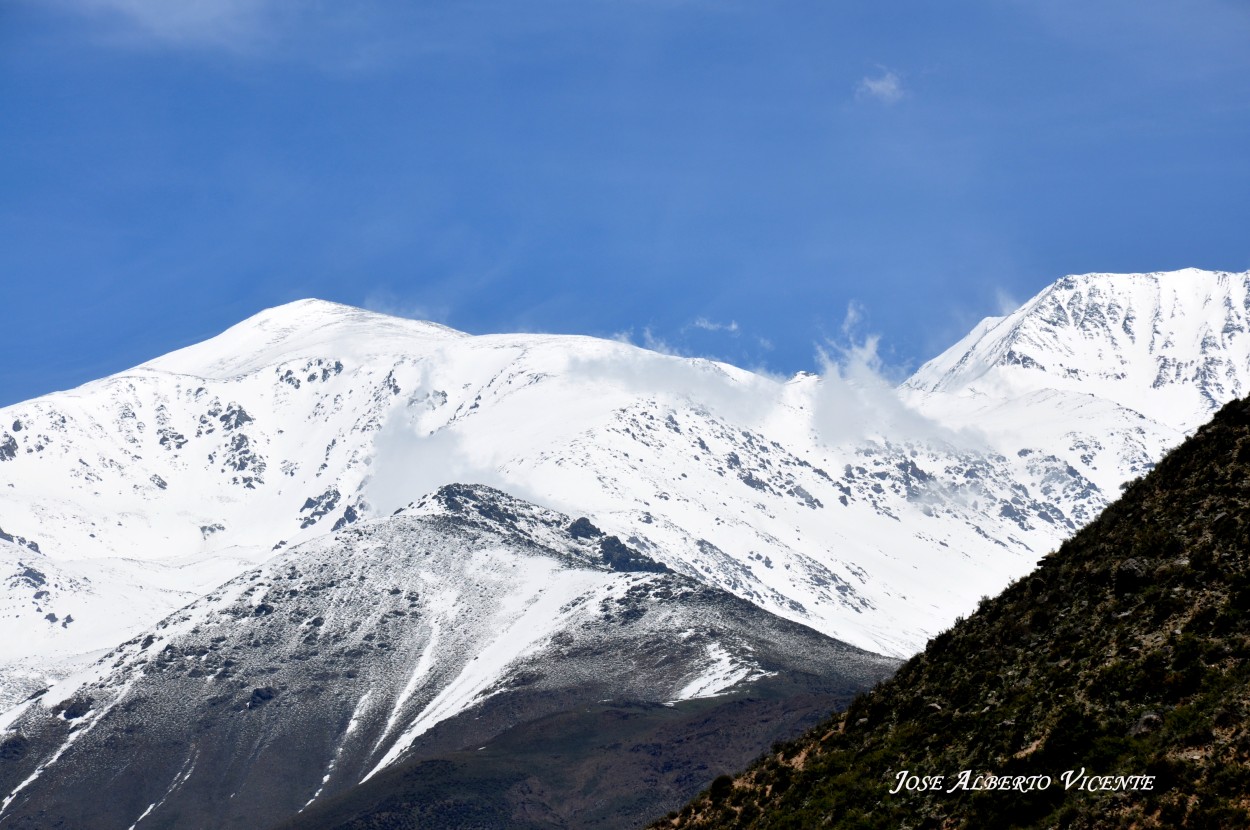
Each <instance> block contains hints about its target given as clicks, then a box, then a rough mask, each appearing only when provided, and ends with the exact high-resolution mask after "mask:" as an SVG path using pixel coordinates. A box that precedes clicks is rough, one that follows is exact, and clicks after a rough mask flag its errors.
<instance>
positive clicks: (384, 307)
mask: <svg viewBox="0 0 1250 830" xmlns="http://www.w3.org/2000/svg"><path fill="white" fill-rule="evenodd" d="M364 307H365V308H366V309H368V310H369V311H376V312H378V313H379V314H389V315H391V316H392V317H406V318H408V319H409V320H427V321H432V322H435V323H445V322H446V321H447V316H448V313H449V310H448V309H447V308H445V307H442V306H438V307H435V306H430V305H425V304H422V303H414V302H411V301H409V300H405V299H403V298H401V297H398V296H396V295H395V294H393V293H391V292H390V291H373V292H370V293H369V294H368V295H366V296H365V301H364Z"/></svg>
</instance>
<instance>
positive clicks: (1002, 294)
mask: <svg viewBox="0 0 1250 830" xmlns="http://www.w3.org/2000/svg"><path fill="white" fill-rule="evenodd" d="M994 305H995V307H996V309H997V311H998V314H999V316H1000V317H1006V316H1007V315H1008V314H1011V313H1012V312H1013V311H1016V310H1017V309H1018V308H1020V301H1019V300H1017V299H1016V298H1015V297H1013V296H1011V295H1010V294H1008V293H1007V291H1006V290H1005V289H1003V288H997V289H995V290H994Z"/></svg>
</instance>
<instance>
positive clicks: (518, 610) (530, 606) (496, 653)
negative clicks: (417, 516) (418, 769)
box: [361, 560, 611, 783]
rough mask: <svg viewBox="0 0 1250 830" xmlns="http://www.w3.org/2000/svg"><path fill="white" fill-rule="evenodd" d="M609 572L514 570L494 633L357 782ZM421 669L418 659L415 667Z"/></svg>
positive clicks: (532, 641)
mask: <svg viewBox="0 0 1250 830" xmlns="http://www.w3.org/2000/svg"><path fill="white" fill-rule="evenodd" d="M610 578H611V577H609V576H608V575H606V574H603V573H596V572H593V571H569V570H565V569H563V568H561V567H560V566H559V565H557V564H556V563H553V562H549V561H543V560H532V561H530V562H528V563H527V567H526V568H525V569H524V570H523V571H522V572H520V573H518V574H517V575H516V581H515V582H514V583H513V584H512V590H511V592H510V593H509V594H508V596H507V597H506V598H505V600H504V602H503V604H502V605H501V607H500V608H499V610H498V611H497V612H496V614H495V616H494V618H493V619H492V620H491V621H490V623H489V628H490V629H491V630H492V631H493V632H495V635H494V637H493V639H492V640H491V641H489V642H488V643H487V644H486V645H485V646H484V647H482V648H480V649H479V650H478V652H477V654H476V655H475V657H474V658H473V659H472V660H470V661H469V662H468V663H467V664H466V665H465V666H464V668H463V669H462V670H461V671H460V673H459V675H457V676H456V677H455V679H453V680H452V681H451V682H450V683H447V684H446V685H444V686H443V687H442V690H441V691H440V692H439V693H438V695H437V696H435V697H434V699H433V700H431V701H430V702H429V703H428V704H427V705H426V706H425V707H424V708H423V709H422V710H421V713H420V715H419V716H418V717H417V718H416V719H415V720H413V721H412V722H411V723H409V725H408V726H407V728H406V729H405V730H404V731H403V733H402V734H401V735H400V737H399V739H398V740H396V741H395V742H394V743H392V744H391V745H390V748H389V749H388V750H387V751H386V753H385V754H384V755H383V756H382V759H381V760H380V761H378V763H377V765H376V766H374V768H373V769H372V770H370V771H369V773H368V774H366V775H365V777H364V778H362V779H361V783H364V782H365V781H368V780H369V779H370V778H372V777H373V776H374V775H376V774H377V773H378V772H380V771H381V770H383V769H385V768H386V767H388V766H390V765H391V764H392V763H394V762H395V761H396V760H397V759H399V758H400V757H401V756H402V755H403V753H404V752H405V751H406V750H407V749H408V748H409V747H410V746H412V743H413V741H415V740H416V739H417V738H418V737H419V736H421V735H422V734H423V733H425V732H426V731H428V730H429V729H431V728H432V727H434V726H435V725H437V724H438V723H440V722H441V721H444V720H446V719H448V718H450V717H452V716H453V715H455V714H457V713H459V712H462V711H464V710H465V709H467V708H469V707H470V706H472V705H473V704H475V703H477V702H479V701H480V700H481V699H482V697H483V693H484V692H485V691H486V690H487V689H488V688H489V687H490V686H491V685H492V684H493V683H494V682H495V681H496V680H497V679H498V678H499V677H500V676H501V675H502V674H503V671H504V668H505V667H506V666H508V665H509V664H511V663H513V662H515V661H516V660H517V659H518V658H520V657H522V656H524V655H525V654H526V653H527V652H529V651H531V649H532V648H533V647H534V646H535V645H536V644H538V643H540V642H542V641H543V640H545V639H547V638H548V637H550V636H551V635H552V634H554V633H555V632H556V631H558V630H560V628H561V624H562V622H563V621H564V616H565V613H567V612H563V613H562V608H563V607H564V606H566V605H568V604H569V603H570V602H571V601H572V600H574V599H576V598H577V597H579V596H581V595H582V594H584V593H586V592H587V591H589V590H593V589H594V588H595V587H597V586H599V585H602V584H604V583H605V582H607V581H608V580H609V579H610ZM427 651H428V649H427ZM425 660H426V653H425V652H423V654H422V662H424V661H425ZM420 670H421V666H420V664H418V669H417V671H418V672H420ZM411 683H412V681H410V683H409V686H411ZM410 695H411V691H410V690H409V688H408V687H406V688H405V691H404V693H403V694H401V699H400V701H398V702H397V704H396V711H397V712H398V710H399V707H400V706H401V705H402V704H403V703H404V702H406V701H407V699H408V697H409V696H410ZM389 730H390V726H389V724H388V727H387V731H388V732H389Z"/></svg>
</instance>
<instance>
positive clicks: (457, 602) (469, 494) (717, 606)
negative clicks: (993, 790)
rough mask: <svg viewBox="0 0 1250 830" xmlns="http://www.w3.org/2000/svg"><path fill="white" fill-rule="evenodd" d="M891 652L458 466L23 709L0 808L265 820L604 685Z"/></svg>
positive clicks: (689, 691) (855, 673) (688, 680)
mask: <svg viewBox="0 0 1250 830" xmlns="http://www.w3.org/2000/svg"><path fill="white" fill-rule="evenodd" d="M894 665H895V662H894V661H892V660H888V659H886V658H882V657H878V656H876V655H871V654H867V653H865V652H862V651H859V650H857V649H854V648H850V647H848V646H845V645H843V644H839V643H836V642H834V641H832V640H829V639H828V638H826V637H823V636H822V635H820V634H818V633H817V632H815V631H812V630H810V629H806V628H804V627H802V626H799V625H796V624H794V623H790V622H788V621H786V620H782V619H780V618H778V617H775V616H772V615H770V614H768V613H766V612H764V611H762V610H760V609H758V608H756V607H755V606H753V605H751V604H750V603H747V602H745V601H743V600H740V599H738V598H737V597H734V596H733V595H732V594H728V593H726V592H723V591H719V590H717V589H713V588H708V587H706V586H703V585H701V584H700V583H698V582H697V581H695V580H692V579H690V578H688V577H683V576H680V575H677V574H673V573H671V572H669V571H667V570H666V569H664V568H663V567H662V566H660V565H658V564H656V563H655V562H653V561H651V560H649V559H647V558H646V557H644V556H642V555H640V554H639V553H638V552H637V551H632V550H629V549H628V548H627V547H626V546H624V545H622V543H621V542H620V541H619V540H618V539H615V538H614V537H608V536H606V535H605V534H603V533H602V532H601V531H600V530H598V529H597V528H596V527H594V526H593V525H592V524H591V523H589V522H587V521H586V520H584V519H583V520H580V521H573V520H571V519H570V517H568V516H564V515H561V514H558V513H554V512H552V511H549V510H545V509H542V508H539V507H536V506H534V505H530V504H527V503H525V502H521V501H519V500H516V499H513V498H510V497H508V496H506V495H504V494H503V493H500V492H498V491H495V490H492V489H490V488H485V487H467V486H461V485H454V486H448V487H445V488H443V489H442V490H440V491H439V492H437V493H436V494H434V495H433V496H431V497H429V498H426V499H424V500H422V501H421V502H420V503H417V504H415V505H412V506H410V507H408V508H405V509H403V510H401V511H400V512H399V513H398V514H397V515H395V516H391V517H386V518H382V519H375V520H367V521H363V522H361V523H360V524H359V525H357V526H356V527H354V528H348V529H344V530H342V531H340V532H339V533H337V534H333V535H323V536H321V537H320V538H318V539H314V540H311V541H309V542H306V543H304V544H302V545H299V546H296V547H295V548H293V549H291V550H289V551H285V552H283V553H282V554H279V555H278V556H276V557H274V558H272V559H270V560H269V561H268V562H266V563H265V564H264V565H262V566H260V567H258V568H256V569H253V570H250V571H248V572H247V573H246V574H243V575H241V576H239V577H237V578H235V579H233V580H231V581H230V582H227V583H226V584H224V585H222V586H221V587H219V588H217V589H216V590H214V591H212V592H211V593H209V594H208V595H207V596H205V597H204V598H202V599H201V600H199V601H197V602H195V603H193V604H191V605H189V606H187V607H186V608H184V609H182V610H181V611H179V612H177V613H176V614H174V615H173V616H171V617H169V618H167V619H165V620H163V621H162V622H160V623H159V624H158V625H156V626H155V627H154V628H152V629H151V630H148V631H145V632H142V633H141V635H140V636H138V637H136V638H134V639H132V640H130V641H128V642H126V643H124V644H122V645H120V646H119V647H117V648H116V649H114V650H113V651H111V652H109V653H108V654H107V655H105V656H104V657H103V658H102V659H101V660H100V661H99V662H97V663H96V664H95V665H94V666H92V667H90V668H89V669H87V670H86V671H84V672H83V673H81V674H80V675H77V676H75V677H73V678H71V679H68V680H66V681H64V682H62V683H59V684H57V685H56V686H54V687H53V688H52V689H49V690H47V691H46V692H44V693H42V694H40V695H38V696H37V697H36V698H35V699H33V700H31V701H29V702H28V703H26V704H25V705H23V706H21V707H19V708H17V709H14V710H12V711H10V712H9V713H8V715H6V716H5V723H3V724H2V726H3V727H5V728H6V738H5V741H4V743H3V747H2V749H0V752H3V757H4V759H5V763H4V764H3V765H0V791H3V792H4V793H6V794H7V796H6V797H5V798H4V801H3V804H2V805H0V821H5V820H7V821H8V822H9V823H14V824H15V825H16V826H26V825H25V824H23V822H24V821H26V822H29V821H32V820H35V821H37V822H43V823H44V824H45V825H46V826H52V825H56V826H76V827H88V826H90V827H95V828H101V829H102V830H105V829H106V828H125V827H133V826H136V825H137V826H139V827H145V828H147V827H205V828H207V827H240V826H247V827H267V826H270V825H271V824H272V823H273V822H275V821H278V820H280V819H284V818H287V817H289V816H291V815H293V814H295V813H296V812H297V811H299V810H301V809H302V808H305V807H307V806H308V805H310V804H313V803H315V802H316V801H317V800H318V799H324V798H327V797H330V796H331V795H333V794H335V793H338V792H342V791H344V790H348V789H350V788H352V787H354V786H356V785H357V784H358V783H360V782H362V781H367V780H369V779H371V778H372V777H373V776H375V775H377V774H378V773H379V772H381V771H383V770H385V769H387V768H389V767H391V766H392V765H394V764H396V763H399V762H402V761H404V760H405V759H409V758H412V757H422V753H427V754H428V753H429V752H430V751H436V750H440V749H441V750H456V749H462V748H465V747H468V748H475V747H477V746H479V745H481V744H484V743H486V742H487V741H489V740H490V739H492V738H493V737H494V736H496V735H498V734H499V733H500V732H502V731H504V730H505V729H508V728H510V727H514V726H516V725H517V724H518V723H524V722H528V721H533V720H536V719H539V718H542V717H544V716H547V715H550V714H552V713H559V712H564V711H567V710H571V709H579V708H581V707H585V706H588V705H592V704H596V703H597V702H600V701H604V700H605V699H607V700H627V701H628V700H632V701H651V702H654V703H668V704H673V703H677V702H679V701H683V700H691V699H694V698H700V697H708V696H714V695H723V694H726V693H729V692H732V691H734V690H741V689H753V688H755V685H756V684H757V683H758V682H759V681H763V680H765V679H767V678H769V677H771V676H775V675H777V674H778V673H783V674H785V675H786V676H787V677H791V678H796V677H806V678H809V680H810V681H811V684H812V688H813V689H816V688H819V687H820V686H821V685H822V684H823V686H825V687H831V688H847V689H857V688H864V687H866V686H869V685H871V684H872V683H874V682H876V681H877V680H879V679H880V678H882V677H884V676H886V675H887V674H888V673H889V672H890V671H892V669H893V667H894ZM708 728H712V729H714V724H710V725H709V727H708ZM774 739H775V738H774ZM695 783H696V784H698V783H699V782H697V781H696V782H695ZM84 791H90V792H92V793H93V795H94V797H93V798H90V799H84V798H82V797H81V793H82V792H84ZM666 809H667V808H666ZM58 822H60V824H58Z"/></svg>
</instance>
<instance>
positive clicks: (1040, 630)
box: [655, 401, 1250, 830]
mask: <svg viewBox="0 0 1250 830" xmlns="http://www.w3.org/2000/svg"><path fill="white" fill-rule="evenodd" d="M1248 656H1250V403H1248V402H1246V401H1238V402H1234V403H1231V404H1229V405H1227V406H1226V407H1224V409H1223V410H1221V411H1220V412H1219V414H1218V415H1217V416H1216V417H1215V419H1214V420H1213V421H1212V422H1211V423H1210V424H1208V425H1207V426H1205V427H1203V428H1202V429H1201V430H1200V431H1199V432H1198V434H1197V435H1196V436H1194V437H1193V438H1192V439H1191V440H1189V441H1188V442H1186V443H1185V444H1184V445H1183V446H1182V447H1180V448H1179V449H1177V450H1176V451H1174V452H1173V453H1171V454H1170V455H1169V456H1168V457H1167V458H1165V459H1164V460H1163V461H1162V462H1161V463H1160V464H1159V465H1158V467H1157V468H1156V469H1155V470H1154V471H1152V472H1151V473H1150V474H1149V475H1148V476H1146V477H1145V478H1143V479H1139V480H1136V481H1134V482H1132V483H1131V484H1130V485H1129V486H1127V487H1126V488H1125V492H1124V495H1123V497H1122V498H1121V499H1120V500H1119V501H1118V502H1116V503H1115V504H1113V505H1112V506H1110V507H1109V508H1108V509H1107V510H1106V511H1105V512H1104V513H1103V514H1102V515H1101V516H1100V517H1099V518H1098V519H1097V520H1095V521H1094V522H1093V523H1091V524H1090V525H1089V526H1088V527H1086V528H1085V529H1084V530H1082V531H1081V532H1080V533H1078V534H1077V535H1076V537H1075V538H1073V539H1072V540H1070V541H1069V542H1067V543H1066V544H1064V546H1063V547H1062V548H1061V549H1060V550H1059V551H1058V552H1056V553H1053V554H1051V555H1050V556H1048V557H1047V558H1046V559H1045V560H1044V561H1043V562H1042V564H1041V565H1040V567H1039V568H1038V569H1037V570H1036V571H1035V572H1034V573H1033V574H1031V575H1030V576H1028V577H1025V578H1024V579H1022V580H1019V581H1017V582H1016V583H1014V584H1012V585H1011V586H1010V587H1009V588H1008V589H1007V590H1006V591H1004V592H1003V593H1002V594H1001V595H1000V596H999V597H997V598H995V599H993V600H991V601H988V602H983V603H982V604H981V606H980V608H979V610H978V611H977V612H976V613H975V614H974V615H973V616H971V617H970V618H968V619H966V620H961V621H959V622H958V623H957V624H956V625H955V626H954V627H953V628H952V629H950V630H949V631H946V632H944V633H942V634H941V635H939V636H937V637H935V638H933V640H932V641H931V642H930V643H929V645H928V647H927V648H926V649H925V651H924V652H923V653H922V654H919V655H917V656H916V657H914V658H913V659H912V660H910V661H909V662H908V663H906V664H905V665H904V666H903V667H902V668H901V669H900V670H899V671H898V673H897V674H896V675H895V676H894V677H893V678H891V679H890V680H888V681H886V682H884V683H882V684H881V685H880V686H878V687H877V688H876V689H875V690H873V691H872V692H870V693H867V694H864V695H862V696H860V697H859V698H857V699H856V700H855V701H854V702H853V703H852V704H851V706H850V707H849V708H848V709H847V710H846V711H845V712H843V713H841V714H839V715H835V716H833V717H832V718H830V719H829V720H827V721H825V722H824V723H822V724H820V725H819V726H817V727H816V728H814V729H813V730H812V731H810V732H809V733H807V734H806V735H805V736H803V737H802V738H800V739H798V740H796V741H793V742H790V743H786V744H780V745H777V746H775V747H774V748H773V750H772V751H771V752H770V753H769V754H768V755H767V756H765V757H764V758H762V759H760V760H759V761H757V762H756V764H755V766H753V767H752V768H751V769H749V770H748V771H747V772H745V773H743V774H742V775H741V776H739V777H738V778H736V779H734V780H732V781H727V780H722V779H718V780H717V781H716V782H714V783H713V785H712V787H711V788H710V789H709V790H707V791H705V792H704V793H703V794H702V795H701V796H700V797H699V799H697V800H696V801H695V802H694V803H692V804H690V805H688V806H687V807H685V808H683V809H682V810H681V811H679V812H676V813H672V814H670V815H669V816H668V817H666V818H665V819H662V820H661V821H659V822H657V824H656V825H655V826H656V827H664V828H670V827H672V828H706V827H735V828H736V827H752V828H812V827H841V828H990V827H993V828H1027V827H1037V828H1050V827H1062V828H1096V827H1097V828H1101V827H1123V828H1169V830H1170V829H1171V828H1195V829H1197V828H1212V829H1213V830H1214V828H1231V827H1250V731H1248V730H1247V729H1246V724H1247V722H1248V720H1250V664H1248V663H1247V660H1246V658H1247V657H1248ZM1082 768H1084V769H1085V770H1086V771H1087V772H1088V773H1090V774H1091V775H1121V776H1134V775H1149V776H1153V777H1154V779H1153V788H1152V789H1149V790H1146V789H1127V790H1113V791H1096V792H1089V791H1086V790H1084V789H1080V788H1078V787H1076V786H1074V787H1072V788H1071V789H1065V787H1064V782H1063V781H1061V780H1059V776H1060V775H1061V774H1062V773H1063V772H1064V771H1066V770H1078V771H1079V770H1080V769H1082ZM901 770H910V771H911V773H913V774H916V775H921V776H924V775H929V776H934V775H943V776H945V777H946V778H945V782H944V786H943V787H942V788H941V789H940V790H938V791H909V790H907V789H902V790H900V792H898V793H897V794H894V795H891V794H890V791H891V790H892V789H893V788H894V786H895V782H896V778H895V776H896V775H897V773H898V772H899V771H901ZM962 770H972V771H973V775H977V774H982V773H986V774H994V775H1010V776H1040V775H1047V776H1051V777H1052V778H1054V779H1055V781H1054V783H1052V784H1051V786H1049V787H1046V788H1036V789H1032V790H1029V791H972V790H961V789H956V790H954V791H951V792H947V791H946V790H947V789H948V788H949V787H950V786H951V785H952V784H954V783H955V780H956V776H957V775H958V774H959V773H960V772H961V771H962Z"/></svg>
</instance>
